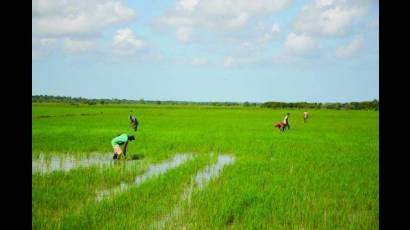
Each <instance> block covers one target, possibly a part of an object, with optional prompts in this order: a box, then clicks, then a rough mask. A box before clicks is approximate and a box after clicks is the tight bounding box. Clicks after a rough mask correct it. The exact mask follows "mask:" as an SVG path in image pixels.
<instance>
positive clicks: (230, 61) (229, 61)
mask: <svg viewBox="0 0 410 230" xmlns="http://www.w3.org/2000/svg"><path fill="white" fill-rule="evenodd" d="M233 64H234V59H233V57H231V56H228V57H227V58H225V60H224V66H225V67H226V68H229V67H231V66H232V65H233Z"/></svg>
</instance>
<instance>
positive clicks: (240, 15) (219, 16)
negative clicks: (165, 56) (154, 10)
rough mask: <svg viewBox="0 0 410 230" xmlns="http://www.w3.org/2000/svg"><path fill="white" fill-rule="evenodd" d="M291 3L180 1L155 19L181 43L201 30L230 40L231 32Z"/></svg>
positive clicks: (279, 0)
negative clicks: (226, 36) (172, 31)
mask: <svg viewBox="0 0 410 230" xmlns="http://www.w3.org/2000/svg"><path fill="white" fill-rule="evenodd" d="M290 2H291V0H253V1H249V0H224V1H220V0H207V1H198V0H179V1H177V3H176V9H175V10H173V11H170V12H168V13H167V14H166V15H164V16H162V17H160V18H158V20H157V22H158V24H159V25H162V26H165V27H168V28H172V29H175V31H176V36H177V38H178V39H179V40H180V41H186V40H190V39H191V38H192V35H193V34H194V33H195V32H196V31H200V30H202V29H206V30H208V31H211V32H215V33H218V34H225V35H229V36H233V33H232V31H235V30H240V29H241V28H244V27H245V26H246V25H249V24H250V23H252V22H253V21H254V19H255V18H261V17H266V16H271V15H272V14H274V13H276V12H278V11H280V10H283V9H285V8H286V7H287V6H288V5H289V4H290ZM187 28H190V29H187Z"/></svg>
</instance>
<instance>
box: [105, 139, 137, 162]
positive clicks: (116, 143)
mask: <svg viewBox="0 0 410 230" xmlns="http://www.w3.org/2000/svg"><path fill="white" fill-rule="evenodd" d="M133 140H135V137H134V135H127V134H125V133H124V134H121V135H119V136H117V137H115V138H114V139H112V141H111V144H112V147H113V148H114V156H113V159H119V158H120V155H121V153H122V152H124V156H125V155H126V154H127V146H128V141H133ZM120 145H124V148H123V150H121V148H120Z"/></svg>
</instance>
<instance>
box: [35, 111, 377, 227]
mask: <svg viewBox="0 0 410 230" xmlns="http://www.w3.org/2000/svg"><path fill="white" fill-rule="evenodd" d="M130 110H132V111H133V114H134V115H136V117H137V119H138V121H139V124H140V125H139V128H138V131H137V132H136V133H135V139H136V140H135V141H133V142H130V144H129V145H128V151H127V158H126V159H124V158H122V159H120V160H117V161H114V160H112V154H113V149H112V146H111V139H112V138H114V137H115V136H116V135H118V134H121V133H129V134H131V133H133V130H132V129H131V128H130V126H129V120H128V116H129V114H130ZM287 112H290V114H291V115H290V118H289V122H290V125H291V129H290V130H287V131H285V132H284V133H280V132H279V130H278V129H277V128H274V127H273V124H274V123H275V122H279V121H282V120H283V117H284V116H285V114H286V113H287ZM303 112H304V111H303V110H296V109H289V110H272V109H264V108H258V107H240V106H236V107H223V106H214V107H213V106H183V105H178V106H177V105H175V106H171V105H144V104H138V105H92V106H91V105H70V104H46V103H39V104H36V103H33V104H32V228H33V229H378V228H379V221H378V218H379V131H378V129H379V114H378V112H376V111H345V110H309V111H308V112H309V120H308V122H307V123H304V122H303Z"/></svg>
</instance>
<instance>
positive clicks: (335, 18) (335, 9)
mask: <svg viewBox="0 0 410 230" xmlns="http://www.w3.org/2000/svg"><path fill="white" fill-rule="evenodd" d="M371 3H372V1H368V0H364V1H363V0H362V1H349V0H317V1H315V2H313V3H311V4H308V5H306V6H305V7H303V9H302V11H301V12H300V14H299V15H298V17H297V18H296V20H295V21H294V22H293V27H294V29H295V30H296V31H298V32H306V33H315V34H319V35H324V36H342V35H345V34H347V33H348V32H349V29H350V27H351V25H352V23H353V21H354V20H357V19H358V18H360V17H362V16H365V15H366V14H367V13H368V11H369V8H370V6H371Z"/></svg>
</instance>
